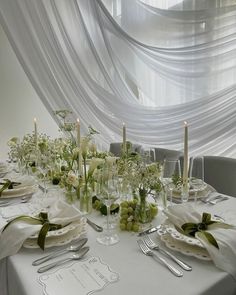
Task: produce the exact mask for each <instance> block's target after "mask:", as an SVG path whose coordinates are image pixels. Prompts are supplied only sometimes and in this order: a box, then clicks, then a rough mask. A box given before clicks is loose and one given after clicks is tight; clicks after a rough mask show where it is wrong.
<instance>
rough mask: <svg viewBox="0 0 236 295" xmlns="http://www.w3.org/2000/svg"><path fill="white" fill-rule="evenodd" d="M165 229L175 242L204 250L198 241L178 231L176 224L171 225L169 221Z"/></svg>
mask: <svg viewBox="0 0 236 295" xmlns="http://www.w3.org/2000/svg"><path fill="white" fill-rule="evenodd" d="M163 227H164V228H165V230H166V232H167V233H168V234H170V236H171V237H172V238H173V239H174V240H177V241H181V242H184V243H186V244H189V245H193V246H198V247H201V248H203V245H202V243H201V242H200V241H199V240H198V239H196V238H194V237H189V236H186V235H185V234H183V233H181V232H180V231H178V230H177V228H176V227H175V226H174V224H173V223H171V222H170V221H169V220H168V219H167V220H166V221H165V222H164V223H163Z"/></svg>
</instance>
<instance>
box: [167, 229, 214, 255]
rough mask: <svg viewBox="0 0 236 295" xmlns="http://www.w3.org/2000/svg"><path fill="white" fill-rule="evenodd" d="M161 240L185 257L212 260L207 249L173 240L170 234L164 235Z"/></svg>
mask: <svg viewBox="0 0 236 295" xmlns="http://www.w3.org/2000/svg"><path fill="white" fill-rule="evenodd" d="M161 240H162V241H163V242H164V243H165V245H166V246H167V247H168V248H169V249H171V250H174V251H177V252H180V253H182V254H184V255H188V256H193V257H196V258H198V259H201V260H211V257H210V255H209V253H208V252H207V250H206V249H205V248H203V247H198V246H196V245H192V244H188V243H185V242H184V241H181V240H176V239H173V237H172V236H171V234H169V233H164V234H162V235H161Z"/></svg>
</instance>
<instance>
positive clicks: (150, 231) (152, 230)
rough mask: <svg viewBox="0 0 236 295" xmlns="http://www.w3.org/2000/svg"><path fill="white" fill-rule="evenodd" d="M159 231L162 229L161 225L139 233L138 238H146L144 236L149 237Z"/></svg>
mask: <svg viewBox="0 0 236 295" xmlns="http://www.w3.org/2000/svg"><path fill="white" fill-rule="evenodd" d="M159 229H161V225H158V226H153V227H150V228H148V229H146V230H144V231H141V232H139V233H138V236H139V237H141V236H144V235H149V234H151V233H154V232H156V231H158V230H159Z"/></svg>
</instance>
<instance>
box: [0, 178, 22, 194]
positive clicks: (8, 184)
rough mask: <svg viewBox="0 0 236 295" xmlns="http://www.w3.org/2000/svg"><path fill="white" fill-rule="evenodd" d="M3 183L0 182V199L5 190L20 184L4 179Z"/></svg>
mask: <svg viewBox="0 0 236 295" xmlns="http://www.w3.org/2000/svg"><path fill="white" fill-rule="evenodd" d="M4 181H5V182H0V185H2V187H1V188H0V197H1V196H2V192H3V191H4V190H6V189H13V188H14V187H15V186H17V185H20V184H21V183H20V182H15V181H11V180H9V179H4Z"/></svg>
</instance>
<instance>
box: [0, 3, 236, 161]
mask: <svg viewBox="0 0 236 295" xmlns="http://www.w3.org/2000/svg"><path fill="white" fill-rule="evenodd" d="M195 2H196V1H183V3H182V6H181V5H179V6H178V5H175V6H173V7H170V8H169V9H163V8H160V7H153V6H151V5H150V4H147V3H145V1H144V0H142V1H141V0H130V1H126V0H120V1H117V0H109V1H108V0H106V1H105V0H104V1H101V0H67V1H65V0H50V1H48V0H0V23H1V25H2V26H3V29H4V31H5V33H6V34H7V36H8V39H9V41H10V43H11V45H12V47H13V49H14V51H15V53H16V55H17V57H18V59H19V61H20V63H21V65H22V67H23V68H24V70H25V72H26V74H27V76H28V78H29V80H30V81H31V83H32V85H33V86H34V88H35V90H36V92H37V93H38V95H39V97H40V99H41V100H42V102H43V103H44V105H45V106H46V108H47V109H48V111H49V112H50V114H51V115H52V116H53V111H54V110H58V109H69V110H72V111H73V112H74V119H76V118H77V117H79V118H80V122H81V125H82V133H84V134H85V133H86V131H87V127H88V126H89V125H91V126H93V127H94V128H96V129H97V130H98V131H99V132H100V135H97V136H96V142H97V143H98V147H99V148H108V146H109V143H110V142H119V141H121V137H122V123H123V122H125V123H126V126H127V138H128V140H130V141H132V142H137V143H139V144H142V145H144V146H146V147H148V146H159V147H166V148H170V149H176V150H181V149H182V148H183V122H184V121H187V122H188V124H189V132H190V134H189V138H190V142H189V150H190V154H191V155H194V154H203V153H204V154H208V155H224V156H230V157H235V156H236V149H235V143H234V137H235V135H234V134H235V133H236V116H235V115H234V113H235V110H236V100H235V95H236V83H235V81H236V58H235V52H236V26H235V24H236V3H235V1H233V0H232V1H227V3H225V5H224V4H221V6H219V3H218V4H217V3H216V2H217V1H211V2H209V1H206V6H201V5H200V4H197V3H195ZM200 2H202V1H200ZM203 2H204V1H203ZM114 8H116V9H114ZM190 8H191V9H190ZM110 9H111V10H110ZM112 9H113V12H114V11H116V14H114V13H113V15H112ZM54 118H55V120H57V118H56V117H54Z"/></svg>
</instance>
